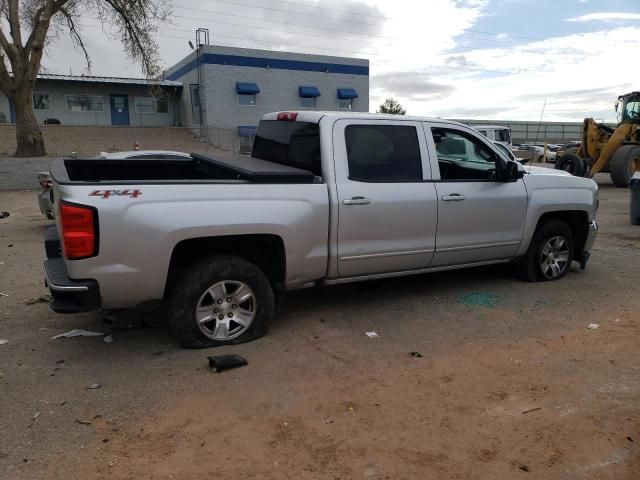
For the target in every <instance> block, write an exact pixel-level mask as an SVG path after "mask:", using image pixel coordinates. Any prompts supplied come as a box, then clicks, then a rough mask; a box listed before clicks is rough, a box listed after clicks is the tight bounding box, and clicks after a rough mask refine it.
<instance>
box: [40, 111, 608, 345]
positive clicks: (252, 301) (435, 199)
mask: <svg viewBox="0 0 640 480" xmlns="http://www.w3.org/2000/svg"><path fill="white" fill-rule="evenodd" d="M51 173H52V178H53V201H54V210H55V212H56V213H55V214H56V220H57V222H56V227H54V228H52V229H51V230H50V231H48V232H47V235H46V251H47V257H48V259H47V260H46V262H45V275H46V282H47V284H48V286H49V289H50V290H51V294H52V296H53V301H52V304H51V306H52V308H53V309H54V310H55V311H57V312H64V313H69V312H79V311H87V310H92V309H97V308H104V309H125V308H133V307H137V306H141V305H143V304H146V303H148V302H158V301H159V302H163V303H165V304H166V305H167V308H168V315H169V319H170V323H171V325H172V326H173V328H174V330H175V332H176V335H177V338H178V339H179V341H180V343H181V344H182V345H184V346H186V347H192V348H195V347H207V346H214V345H221V344H228V343H238V342H242V341H247V340H251V339H254V338H257V337H259V336H261V335H263V334H264V333H265V332H266V330H267V327H268V326H269V323H270V321H271V319H272V317H273V315H274V305H275V301H274V299H275V298H276V297H277V296H278V295H280V294H282V293H283V292H285V291H287V290H293V289H299V288H305V287H314V286H318V285H333V284H340V283H346V282H356V281H362V280H369V279H379V278H385V277H393V276H400V275H412V274H419V273H426V272H437V271H441V270H450V269H457V268H464V267H470V266H478V265H489V264H496V263H506V262H512V263H514V265H515V266H516V267H517V269H518V271H519V272H520V274H521V276H522V277H523V278H524V279H527V280H529V281H539V280H557V279H559V278H562V277H563V276H564V275H566V274H567V273H568V272H569V270H570V266H571V263H572V262H573V261H576V262H578V263H579V264H580V265H581V266H582V268H584V267H585V265H586V263H587V260H588V258H589V252H590V250H591V247H592V245H593V242H594V239H595V236H596V231H597V225H596V222H595V217H596V209H597V205H598V198H597V191H598V189H597V186H596V184H595V183H594V182H593V181H592V180H590V179H586V178H578V177H574V176H571V175H570V174H568V173H566V172H563V171H559V170H553V169H547V168H535V167H531V168H530V167H523V166H522V165H520V164H519V163H517V162H514V161H511V160H509V159H508V158H507V157H506V156H505V155H504V154H503V153H501V152H500V151H499V150H498V149H497V148H496V147H495V145H493V144H492V143H491V142H489V141H488V140H487V139H486V138H485V137H483V136H482V135H480V134H479V133H478V132H476V131H475V130H473V129H471V128H469V127H467V126H464V125H462V124H459V123H454V122H450V121H445V120H441V119H429V118H418V117H404V116H402V117H400V116H386V115H371V114H359V113H351V112H345V113H337V112H326V113H325V112H280V113H273V114H268V115H266V116H265V117H264V118H263V119H262V121H261V122H260V124H259V126H258V130H257V134H256V138H255V143H254V145H253V151H252V156H251V157H239V158H237V159H220V158H209V157H205V156H201V155H197V154H192V155H191V157H190V158H186V159H163V158H157V159H156V158H151V159H141V160H109V159H93V160H84V159H67V160H59V161H54V162H53V164H52V169H51Z"/></svg>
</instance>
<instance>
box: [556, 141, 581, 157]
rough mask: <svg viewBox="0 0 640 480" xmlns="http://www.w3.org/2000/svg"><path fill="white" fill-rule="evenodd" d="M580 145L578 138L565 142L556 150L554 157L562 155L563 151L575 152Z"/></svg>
mask: <svg viewBox="0 0 640 480" xmlns="http://www.w3.org/2000/svg"><path fill="white" fill-rule="evenodd" d="M581 145H582V142H581V141H580V140H574V141H571V142H568V143H565V144H564V145H562V146H561V147H560V148H559V149H558V150H557V151H556V159H558V158H560V157H562V155H564V154H565V153H576V152H577V151H578V149H579V148H580V146H581Z"/></svg>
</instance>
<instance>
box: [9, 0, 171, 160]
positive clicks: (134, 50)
mask: <svg viewBox="0 0 640 480" xmlns="http://www.w3.org/2000/svg"><path fill="white" fill-rule="evenodd" d="M169 8H170V7H169V4H168V3H167V0H0V91H2V92H4V94H5V95H6V96H7V97H8V98H9V100H10V101H12V102H13V104H14V105H15V112H16V135H17V149H16V156H19V157H26V156H40V155H44V154H45V153H46V152H45V146H44V139H43V136H42V132H41V131H40V128H39V127H38V122H37V120H36V117H35V114H34V112H33V87H34V85H35V82H36V78H37V76H38V72H39V71H40V64H41V61H42V55H43V53H44V50H45V47H46V46H47V44H48V43H49V42H50V41H52V40H54V39H55V38H56V37H59V36H60V35H69V36H70V37H71V38H72V40H73V42H74V44H75V45H76V47H78V49H79V50H80V51H81V52H82V53H83V54H84V57H85V60H86V63H87V69H90V68H91V59H90V57H89V53H88V51H87V48H86V43H85V39H84V36H83V33H82V26H81V25H80V23H79V22H78V21H79V20H81V19H82V20H84V19H87V18H92V19H96V20H98V21H99V22H100V23H101V24H102V27H103V30H104V31H105V32H107V33H108V34H110V35H112V36H113V37H115V38H117V39H119V40H120V41H121V42H122V44H123V46H124V50H125V53H126V54H127V55H128V56H129V57H131V59H132V60H134V61H136V62H138V63H140V64H141V66H142V72H143V73H144V74H145V75H146V76H147V77H148V78H153V77H155V76H156V75H157V74H158V73H159V69H158V64H159V57H158V45H157V43H156V42H155V41H154V39H153V34H154V33H155V32H156V31H157V29H158V26H159V24H160V23H161V22H162V21H164V20H165V19H166V18H167V16H168V14H169V13H170V9H169Z"/></svg>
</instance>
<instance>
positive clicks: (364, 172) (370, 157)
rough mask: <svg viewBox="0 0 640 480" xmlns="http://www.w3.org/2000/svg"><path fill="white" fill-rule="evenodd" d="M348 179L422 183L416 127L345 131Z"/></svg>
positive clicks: (364, 127) (355, 127)
mask: <svg viewBox="0 0 640 480" xmlns="http://www.w3.org/2000/svg"><path fill="white" fill-rule="evenodd" d="M345 141H346V145H347V159H348V163H349V179H350V180H354V181H359V182H388V183H394V182H421V181H422V179H423V177H422V159H421V156H420V145H419V143H418V134H417V131H416V127H413V126H404V125H349V126H347V127H346V129H345Z"/></svg>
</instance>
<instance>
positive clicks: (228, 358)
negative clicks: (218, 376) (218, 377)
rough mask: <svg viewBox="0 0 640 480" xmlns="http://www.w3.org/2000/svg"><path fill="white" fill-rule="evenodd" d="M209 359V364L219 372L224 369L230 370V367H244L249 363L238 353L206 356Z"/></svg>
mask: <svg viewBox="0 0 640 480" xmlns="http://www.w3.org/2000/svg"><path fill="white" fill-rule="evenodd" d="M207 358H208V359H209V366H210V367H211V368H213V369H214V370H215V371H216V372H218V373H220V372H223V371H224V370H230V369H232V368H238V367H244V366H246V365H249V362H247V361H246V360H245V359H244V358H243V357H241V356H240V355H235V354H233V355H216V356H213V357H207Z"/></svg>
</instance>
